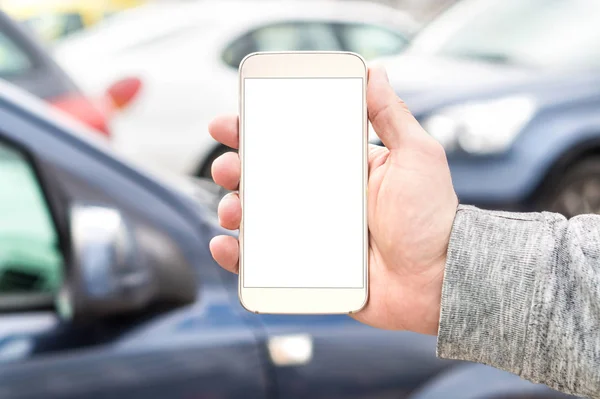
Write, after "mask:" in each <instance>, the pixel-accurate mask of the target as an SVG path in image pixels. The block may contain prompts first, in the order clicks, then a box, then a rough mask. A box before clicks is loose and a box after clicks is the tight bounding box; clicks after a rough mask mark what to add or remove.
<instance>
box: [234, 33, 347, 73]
mask: <svg viewBox="0 0 600 399" xmlns="http://www.w3.org/2000/svg"><path fill="white" fill-rule="evenodd" d="M341 49H342V48H341V45H340V43H339V41H338V39H337V37H336V34H335V32H334V30H333V27H332V26H331V25H330V24H327V23H312V22H311V23H304V22H289V23H281V24H275V25H268V26H263V27H261V28H258V29H255V30H253V31H251V32H249V33H247V34H244V35H242V36H241V37H239V38H238V39H236V40H234V41H233V42H232V43H231V45H230V46H229V47H228V48H227V49H226V50H225V51H224V52H223V60H224V61H225V63H227V64H228V65H230V66H232V67H234V68H237V67H238V66H239V65H240V62H241V61H242V59H244V57H245V56H246V55H248V54H250V53H253V52H256V51H337V50H341Z"/></svg>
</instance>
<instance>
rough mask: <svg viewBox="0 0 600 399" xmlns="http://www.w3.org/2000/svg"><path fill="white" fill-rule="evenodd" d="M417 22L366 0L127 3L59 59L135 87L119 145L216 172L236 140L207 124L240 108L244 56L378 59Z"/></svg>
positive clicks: (118, 125)
mask: <svg viewBox="0 0 600 399" xmlns="http://www.w3.org/2000/svg"><path fill="white" fill-rule="evenodd" d="M417 27H418V25H417V23H416V22H415V21H414V20H413V19H412V18H411V17H410V16H408V15H407V14H406V13H404V12H401V11H398V10H395V9H392V8H389V7H385V6H381V5H377V4H373V3H368V2H360V1H352V2H350V1H348V2H345V1H319V0H313V1H307V0H302V1H300V0H296V1H286V0H262V1H254V0H244V1H230V0H221V1H211V0H206V1H194V2H191V3H189V2H188V3H173V2H169V3H167V2H165V3H157V4H151V5H148V6H143V7H140V8H137V9H134V10H131V11H126V12H124V13H122V14H120V15H117V16H115V17H113V18H112V19H110V20H108V21H106V22H105V23H102V24H100V25H98V26H96V27H93V28H92V29H90V30H88V31H86V32H82V33H81V34H77V35H75V36H72V37H70V38H68V39H66V40H64V41H63V42H62V43H59V44H58V46H57V47H56V49H55V58H56V60H57V61H58V62H59V63H60V64H61V65H62V66H63V67H64V68H65V69H66V70H67V71H68V72H69V73H70V74H71V76H72V77H73V78H74V79H75V80H76V81H77V83H78V84H79V85H80V86H81V87H82V88H83V89H84V90H85V91H87V92H88V93H89V94H91V95H96V96H98V95H102V94H103V93H105V91H106V90H107V88H108V87H109V86H111V85H112V84H113V83H114V82H118V84H117V85H116V86H117V87H118V88H119V90H117V91H118V92H119V93H121V96H122V97H123V94H122V93H123V92H124V93H125V94H124V99H120V100H119V99H117V103H119V104H120V105H124V104H125V103H127V102H130V104H128V105H127V107H126V108H124V109H122V110H121V112H119V113H118V114H117V115H115V117H114V118H113V122H112V123H113V124H112V126H111V127H112V131H113V145H114V147H115V149H116V150H117V151H119V152H121V153H122V154H124V155H125V156H127V157H129V158H130V159H133V160H134V161H138V162H142V163H149V164H152V165H154V166H159V167H161V168H166V169H168V170H171V171H175V172H178V173H185V174H193V175H199V176H208V175H210V165H211V164H212V161H213V160H214V158H215V157H216V156H218V155H219V154H220V153H222V152H223V151H224V150H226V148H224V147H222V146H219V145H218V144H217V143H216V142H215V141H214V140H213V139H212V138H211V137H210V136H209V134H208V132H207V126H208V123H209V122H210V120H212V118H213V117H214V116H215V115H218V114H223V113H237V101H238V99H237V93H238V90H237V88H238V80H237V68H238V65H239V63H240V61H241V60H242V58H244V56H246V55H247V54H249V53H251V52H254V51H270V50H344V51H354V52H357V53H359V54H361V55H362V56H363V57H364V58H365V59H367V60H368V59H372V58H376V57H382V56H389V55H393V54H397V53H400V52H401V51H402V50H403V49H404V48H405V46H406V45H407V44H408V42H409V38H410V37H411V35H412V33H413V32H415V30H416V29H417ZM114 87H115V86H113V89H114ZM131 98H133V100H131V101H129V100H130V99H131ZM281 134H285V130H282V132H281Z"/></svg>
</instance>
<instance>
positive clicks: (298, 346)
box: [267, 334, 313, 366]
mask: <svg viewBox="0 0 600 399" xmlns="http://www.w3.org/2000/svg"><path fill="white" fill-rule="evenodd" d="M267 347H268V349H269V356H270V357H271V361H272V362H273V363H274V364H275V365H276V366H301V365H304V364H307V363H309V362H310V361H311V360H312V357H313V339H312V336H311V335H309V334H290V335H276V336H273V337H270V338H269V339H268V342H267Z"/></svg>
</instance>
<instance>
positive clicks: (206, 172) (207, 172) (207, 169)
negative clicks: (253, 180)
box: [196, 145, 237, 180]
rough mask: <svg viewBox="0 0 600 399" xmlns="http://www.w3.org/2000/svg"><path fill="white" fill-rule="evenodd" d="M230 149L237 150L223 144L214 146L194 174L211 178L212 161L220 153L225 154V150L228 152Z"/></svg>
mask: <svg viewBox="0 0 600 399" xmlns="http://www.w3.org/2000/svg"><path fill="white" fill-rule="evenodd" d="M230 151H234V152H237V150H234V149H233V148H229V147H226V146H224V145H220V146H218V147H217V148H215V149H214V151H213V152H212V153H211V154H210V155H209V156H208V158H207V159H206V161H205V162H204V164H203V165H202V166H201V167H200V169H199V170H198V173H197V174H196V176H198V177H203V178H207V179H211V180H212V174H211V168H212V164H213V162H214V161H215V159H217V158H219V157H220V156H221V155H223V154H225V153H226V152H230Z"/></svg>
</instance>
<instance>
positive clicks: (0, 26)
mask: <svg viewBox="0 0 600 399" xmlns="http://www.w3.org/2000/svg"><path fill="white" fill-rule="evenodd" d="M0 79H4V80H7V81H9V82H11V83H13V84H15V85H16V86H19V87H21V88H22V89H25V90H27V91H28V92H30V93H32V94H34V95H35V96H37V97H40V98H42V99H43V100H45V101H47V102H48V103H50V104H52V105H53V106H55V107H56V108H58V109H61V110H63V111H64V112H66V113H67V114H70V115H71V116H73V117H74V118H76V119H78V120H79V121H81V122H83V123H84V124H86V125H88V126H89V127H91V128H92V129H94V130H96V131H98V132H100V133H101V134H103V135H104V136H106V137H110V126H109V117H110V112H111V111H112V109H113V108H122V107H123V106H125V105H126V104H127V103H128V102H129V100H131V99H132V98H133V97H134V96H135V94H136V92H137V90H138V88H139V87H137V86H135V85H134V87H132V85H131V84H130V82H128V81H123V82H117V83H115V84H114V85H113V86H112V87H111V88H110V89H109V90H108V91H107V92H106V96H105V97H104V98H98V99H90V98H87V97H86V96H85V95H84V94H83V93H82V92H81V91H80V90H79V88H78V87H77V86H76V85H75V83H73V81H72V80H71V79H70V78H69V77H68V76H67V74H66V73H65V72H64V71H63V70H62V69H61V68H60V67H59V66H58V65H57V64H56V63H55V62H54V61H53V60H52V58H51V57H50V56H49V55H48V53H47V52H46V50H45V49H44V47H43V46H42V45H41V44H40V43H38V41H37V40H36V39H35V37H34V34H33V33H32V32H30V31H29V30H28V28H27V27H25V26H21V25H19V24H18V23H17V22H15V21H13V20H11V19H10V17H8V16H7V15H6V14H4V13H2V12H0ZM134 83H135V82H134Z"/></svg>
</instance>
